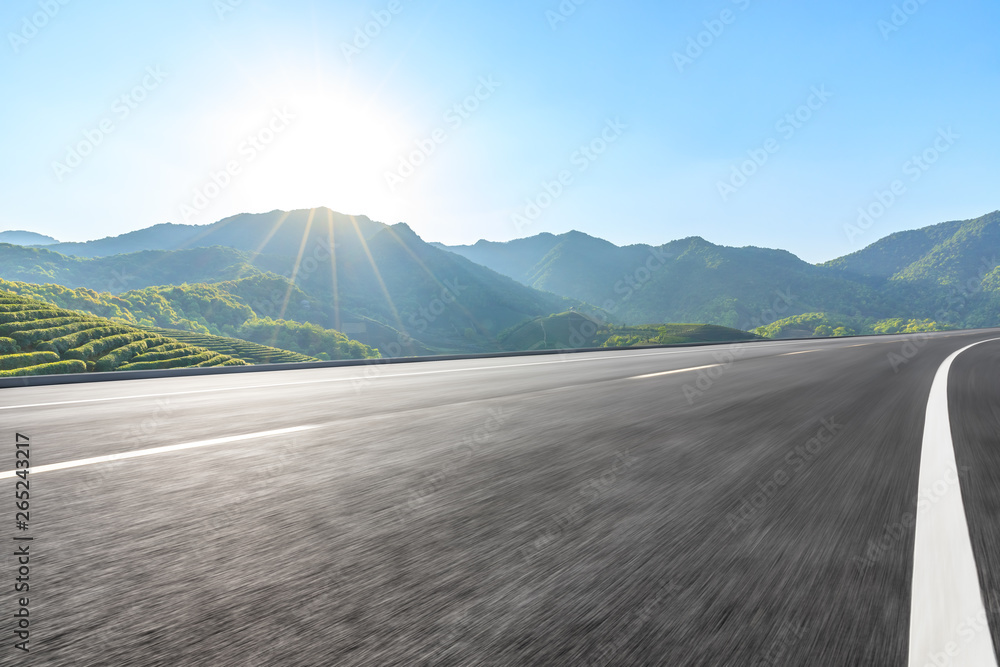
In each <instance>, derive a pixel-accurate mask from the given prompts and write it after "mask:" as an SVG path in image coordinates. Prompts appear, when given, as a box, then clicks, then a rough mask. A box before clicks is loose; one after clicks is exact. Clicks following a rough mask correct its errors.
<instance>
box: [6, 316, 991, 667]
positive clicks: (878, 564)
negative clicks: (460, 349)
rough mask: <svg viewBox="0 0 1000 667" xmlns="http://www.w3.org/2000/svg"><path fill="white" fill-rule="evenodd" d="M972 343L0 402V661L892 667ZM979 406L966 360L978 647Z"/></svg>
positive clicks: (366, 372) (342, 374)
mask: <svg viewBox="0 0 1000 667" xmlns="http://www.w3.org/2000/svg"><path fill="white" fill-rule="evenodd" d="M998 337H1000V332H998V331H978V332H949V333H945V334H934V335H930V336H923V337H919V338H917V337H901V336H891V337H873V338H851V339H836V340H817V341H785V342H780V341H779V342H766V343H753V344H740V345H733V346H730V345H722V346H712V347H697V348H679V349H653V350H651V349H646V350H635V351H628V352H622V351H609V352H604V353H584V354H565V355H553V356H529V357H513V358H500V359H498V358H493V359H485V360H483V359H480V360H467V361H435V362H424V363H413V364H398V365H386V366H371V367H353V368H332V369H320V370H295V371H284V372H270V373H247V374H239V375H218V376H207V377H196V378H190V377H188V378H170V379H157V380H134V381H120V382H104V383H93V384H77V385H59V386H47V387H29V388H18V389H4V390H0V422H2V424H3V432H4V435H3V438H4V440H6V441H7V443H8V444H7V445H6V446H5V448H4V449H3V450H2V453H0V461H6V462H5V463H3V464H2V465H0V470H3V471H10V470H13V469H14V451H15V446H14V438H15V432H17V433H22V434H25V435H28V436H30V438H31V464H32V470H33V472H32V473H31V476H30V480H31V529H30V533H31V535H32V536H33V538H34V540H33V542H32V546H31V553H32V556H33V559H32V568H31V584H30V586H31V590H30V600H31V602H30V608H31V612H30V613H31V617H30V618H31V643H30V646H31V652H30V654H23V653H22V652H21V651H18V650H16V649H14V648H13V643H14V641H15V639H14V636H13V629H14V625H15V623H14V621H13V612H14V609H15V605H16V599H17V595H15V594H14V593H13V590H12V587H13V581H14V577H15V571H16V564H15V559H14V557H13V556H12V555H8V556H7V558H6V560H5V563H6V566H5V567H4V569H3V573H2V574H0V578H2V579H6V581H0V586H2V587H3V589H4V590H6V591H8V593H7V594H5V595H3V596H0V605H3V609H2V615H3V617H4V618H6V619H7V620H6V621H5V624H4V627H5V628H6V630H5V631H4V636H5V638H6V639H5V640H4V643H3V645H2V646H0V664H2V665H14V664H30V665H81V666H83V665H172V666H173V665H216V666H229V665H233V666H237V665H238V666H241V667H243V666H251V667H252V666H256V665H712V666H718V665H740V666H746V665H757V664H767V665H771V664H773V665H905V664H907V647H908V631H909V625H910V595H911V594H910V591H911V573H912V564H913V548H914V534H913V533H914V531H913V522H912V521H911V520H908V517H909V518H912V516H913V513H914V512H915V510H916V506H917V494H918V488H917V483H918V469H919V466H920V452H921V437H922V431H923V420H924V415H925V411H926V409H927V401H928V394H929V391H930V387H931V383H932V380H933V378H934V375H935V373H936V371H937V370H938V368H939V366H940V365H941V364H942V362H943V361H944V359H945V358H946V357H947V356H948V355H949V354H951V353H952V352H954V351H956V350H958V349H961V348H962V347H964V346H966V345H968V344H970V343H973V342H976V341H980V340H988V339H991V338H998ZM674 371H677V372H674ZM998 378H1000V342H988V343H984V344H982V345H978V346H977V347H975V348H972V349H971V350H969V351H967V352H965V353H963V354H962V355H961V356H960V357H959V358H958V359H957V361H956V362H955V365H954V367H953V369H952V372H951V376H950V383H949V400H950V404H951V418H952V424H953V435H954V447H955V452H956V459H957V463H958V467H959V470H960V475H959V477H960V480H959V483H960V487H961V492H962V495H963V497H964V499H965V509H966V516H967V519H968V524H969V532H970V534H971V537H972V543H973V551H974V554H975V558H976V563H977V565H978V569H979V578H980V585H981V587H982V594H983V598H984V601H985V603H986V607H987V612H988V618H989V628H988V629H987V628H983V629H981V630H977V631H982V632H987V631H989V632H991V633H992V636H993V637H994V638H996V637H998V636H1000V633H998V632H997V628H998V621H1000V615H998V611H1000V385H998ZM273 431H281V432H280V433H278V434H274V433H272V434H270V435H268V434H267V433H268V432H273ZM261 433H264V435H257V434H261ZM230 436H248V437H245V438H240V439H229V440H225V441H223V442H214V443H213V442H205V441H212V440H216V439H225V438H230ZM183 444H191V445H192V446H191V447H189V448H185V449H173V450H170V451H165V452H159V453H155V452H154V453H151V454H149V455H142V456H135V457H132V458H120V459H115V460H110V461H104V462H96V463H86V462H84V463H85V464H84V465H78V466H75V467H66V468H62V469H49V470H46V469H44V468H42V466H46V465H51V464H57V463H64V462H80V461H83V460H85V459H89V458H93V457H101V456H110V455H116V454H123V453H128V452H133V453H135V452H140V451H144V450H149V449H154V448H159V447H168V446H173V445H183ZM15 481H16V480H15V479H12V478H8V479H4V480H2V481H0V484H3V485H4V487H5V488H7V489H8V491H7V492H5V494H4V496H3V497H6V498H8V501H7V503H8V508H7V510H8V513H9V516H7V517H6V518H5V519H4V523H3V535H4V536H5V539H6V543H7V544H8V545H10V544H14V542H12V541H11V539H12V538H13V537H15V536H16V535H17V531H16V530H15V527H14V511H15V510H14V495H13V489H14V482H15ZM7 552H8V554H12V553H13V548H8V550H7ZM928 664H933V663H932V662H931V661H930V658H929V659H928ZM954 664H963V663H962V662H961V658H960V657H959V658H955V663H954Z"/></svg>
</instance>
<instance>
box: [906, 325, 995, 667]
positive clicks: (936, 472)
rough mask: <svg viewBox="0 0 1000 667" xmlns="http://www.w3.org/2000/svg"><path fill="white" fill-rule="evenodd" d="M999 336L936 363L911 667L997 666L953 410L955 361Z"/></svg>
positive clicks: (920, 511) (917, 542)
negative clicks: (950, 404) (941, 666)
mask: <svg viewBox="0 0 1000 667" xmlns="http://www.w3.org/2000/svg"><path fill="white" fill-rule="evenodd" d="M996 340H1000V338H994V339H992V340H984V341H980V342H978V343H973V344H972V345H968V346H966V347H963V348H962V349H961V350H958V351H957V352H955V353H953V354H952V355H951V356H949V357H948V358H947V359H945V360H944V363H942V364H941V366H940V367H939V368H938V370H937V374H936V375H935V376H934V382H933V384H932V385H931V392H930V398H929V399H928V401H927V417H926V420H925V422H924V438H923V444H922V446H921V454H920V478H919V479H920V481H919V487H918V488H919V491H918V496H917V497H918V498H920V499H922V500H921V501H920V503H919V504H918V506H917V523H916V532H915V536H914V544H913V583H912V597H911V600H910V653H909V666H910V667H924V666H925V665H936V664H949V665H951V664H957V665H963V666H964V667H981V666H982V667H986V666H989V667H996V666H997V660H996V656H995V655H994V653H993V640H992V637H991V636H990V632H989V626H987V625H986V623H985V620H986V610H985V607H984V605H983V598H982V595H981V593H980V590H979V575H978V573H977V572H978V570H977V569H976V560H975V556H974V555H973V553H972V542H971V540H970V538H969V526H968V524H967V523H966V521H965V508H964V507H963V505H962V489H961V486H960V484H959V477H958V466H957V464H956V463H955V445H954V443H953V442H952V439H951V415H950V413H949V410H948V372H949V371H950V370H951V365H952V362H954V361H955V359H956V358H957V357H958V355H960V354H962V353H963V352H965V351H966V350H968V349H969V348H972V347H975V346H976V345H981V344H982V343H989V342H993V341H996ZM942 487H943V490H942ZM928 499H929V500H928ZM980 620H981V621H982V622H981V626H982V627H980V628H979V631H978V632H975V631H973V629H972V627H973V626H972V625H971V623H973V622H976V621H980ZM956 656H957V659H955V658H956ZM942 660H944V661H945V662H941V661H942Z"/></svg>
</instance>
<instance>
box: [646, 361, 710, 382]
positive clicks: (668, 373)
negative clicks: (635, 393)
mask: <svg viewBox="0 0 1000 667" xmlns="http://www.w3.org/2000/svg"><path fill="white" fill-rule="evenodd" d="M721 365H722V364H709V365H708V366H695V367H694V368H679V369H677V370H676V371H663V372H662V373H650V374H649V375H636V376H635V377H630V378H629V380H642V379H644V378H656V377H660V376H661V375H673V374H674V373H687V372H688V371H700V370H701V369H703V368H715V367H716V366H721Z"/></svg>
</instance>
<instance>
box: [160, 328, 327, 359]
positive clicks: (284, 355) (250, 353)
mask: <svg viewBox="0 0 1000 667" xmlns="http://www.w3.org/2000/svg"><path fill="white" fill-rule="evenodd" d="M143 328H144V329H145V330H146V331H149V332H151V333H155V334H157V335H160V336H168V337H170V338H173V339H175V340H179V341H181V342H184V343H188V344H189V345H197V346H198V347H203V348H205V349H207V350H213V351H215V352H218V353H220V354H228V355H230V356H233V357H238V358H240V359H243V360H245V361H247V362H249V363H251V364H291V363H298V362H302V361H318V359H316V358H315V357H310V356H307V355H304V354H299V353H298V352H292V351H290V350H281V349H278V348H276V347H269V346H267V345H261V344H260V343H251V342H250V341H246V340H240V339H238V338H225V337H224V336H212V335H209V334H200V333H195V332H193V331H176V330H174V329H159V328H153V327H143Z"/></svg>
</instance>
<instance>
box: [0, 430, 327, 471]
mask: <svg viewBox="0 0 1000 667" xmlns="http://www.w3.org/2000/svg"><path fill="white" fill-rule="evenodd" d="M315 428H319V426H293V427H292V428H280V429H276V430H274V431H261V432H259V433H247V434H245V435H230V436H227V437H225V438H213V439H212V440H197V441H195V442H185V443H183V444H180V445H167V446H166V447H153V448H152V449H137V450H134V451H131V452H122V453H120V454H110V455H108V456H95V457H93V458H90V459H78V460H76V461H64V462H63V463H50V464H48V465H42V466H31V468H29V469H28V470H29V471H30V474H31V475H37V474H38V473H42V472H52V471H54V470H65V469H67V468H79V467H80V466H91V465H95V464H97V463H108V462H110V461H120V460H122V459H134V458H136V457H139V456H152V455H153V454H166V453H168V452H179V451H181V450H184V449H197V448H198V447H211V446H213V445H225V444H228V443H231V442H241V441H243V440H253V439H256V438H271V437H275V436H279V435H288V434H289V433H299V432H301V431H310V430H312V429H315ZM16 474H17V471H16V470H8V471H6V472H0V479H7V478H9V477H14V476H15V475H16Z"/></svg>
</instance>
